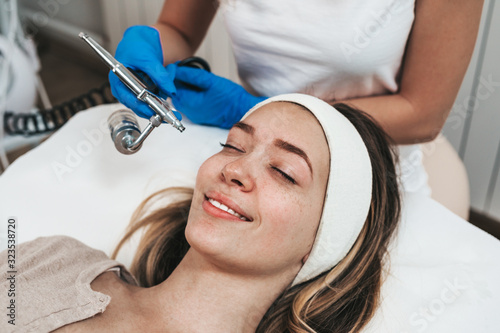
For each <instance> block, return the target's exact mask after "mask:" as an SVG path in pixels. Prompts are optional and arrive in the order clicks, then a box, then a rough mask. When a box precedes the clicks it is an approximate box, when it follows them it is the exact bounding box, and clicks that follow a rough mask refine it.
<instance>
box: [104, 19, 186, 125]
mask: <svg viewBox="0 0 500 333" xmlns="http://www.w3.org/2000/svg"><path fill="white" fill-rule="evenodd" d="M115 58H116V60H118V61H119V62H121V63H122V64H123V65H124V66H125V67H128V68H130V69H132V70H134V71H141V72H143V73H145V74H147V75H148V76H149V77H150V78H151V80H152V81H153V83H154V84H155V85H156V86H157V87H158V88H159V92H158V93H157V95H158V96H159V97H162V98H167V97H169V96H172V95H174V94H175V86H174V82H173V80H174V77H175V69H176V68H177V66H175V65H174V64H170V65H168V66H167V67H163V50H162V47H161V41H160V33H159V32H158V30H156V29H155V28H153V27H149V26H141V25H138V26H133V27H130V28H128V29H127V30H126V31H125V33H124V34H123V39H122V40H121V41H120V43H119V44H118V47H117V49H116V54H115ZM139 78H140V79H141V80H142V81H144V80H143V78H142V77H139ZM109 82H110V84H111V92H112V94H113V96H115V97H116V98H117V99H118V100H119V101H120V102H121V103H123V104H125V105H126V106H127V107H129V108H130V109H132V110H133V111H134V112H135V113H136V114H137V115H138V116H140V117H143V118H150V117H151V116H152V115H153V114H154V111H153V110H151V108H149V107H148V106H147V104H146V103H144V102H141V101H140V100H138V99H137V98H136V96H135V95H134V94H133V93H132V92H131V91H130V90H129V89H128V88H127V87H126V86H125V85H124V84H123V83H122V82H121V81H120V79H119V78H118V77H117V76H116V75H115V74H114V73H113V72H111V71H110V72H109ZM176 115H177V114H176ZM178 116H179V119H180V115H178Z"/></svg>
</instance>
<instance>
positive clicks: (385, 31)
mask: <svg viewBox="0 0 500 333" xmlns="http://www.w3.org/2000/svg"><path fill="white" fill-rule="evenodd" d="M414 6H415V2H414V0H379V1H373V0H309V1H307V2H306V1H299V0H222V1H221V9H222V11H223V13H224V17H225V21H226V25H227V28H228V32H229V35H230V38H231V41H232V46H233V51H234V54H235V57H236V62H237V64H238V72H239V75H240V78H241V81H242V83H243V85H244V86H245V88H246V89H247V90H248V91H250V92H252V93H254V94H256V95H261V96H273V95H277V94H282V93H291V92H301V93H306V94H310V95H314V96H316V97H319V98H321V99H323V100H325V101H327V102H333V101H335V100H342V99H347V98H355V97H364V96H373V95H384V94H390V93H395V92H397V90H398V87H399V75H400V68H401V63H402V59H403V55H404V51H405V47H406V43H407V40H408V36H409V34H410V30H411V27H412V25H413V21H414V17H415V15H414ZM399 150H400V162H401V163H400V167H399V169H400V176H401V179H402V184H403V187H404V190H406V191H409V192H420V193H426V194H429V193H430V191H429V189H428V186H427V174H426V173H425V170H424V168H423V166H422V161H421V160H422V154H421V150H420V147H419V146H418V145H410V146H400V147H399Z"/></svg>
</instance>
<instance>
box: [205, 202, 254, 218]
mask: <svg viewBox="0 0 500 333" xmlns="http://www.w3.org/2000/svg"><path fill="white" fill-rule="evenodd" d="M208 202H210V203H211V204H212V205H214V206H215V207H217V208H219V209H220V210H223V211H225V212H228V213H229V214H231V215H234V216H236V217H237V218H239V219H240V220H243V221H248V219H247V218H246V217H244V216H241V215H240V214H238V213H236V212H235V211H234V210H232V209H231V208H229V207H227V206H226V205H224V204H221V203H220V202H218V201H217V200H214V199H211V198H208Z"/></svg>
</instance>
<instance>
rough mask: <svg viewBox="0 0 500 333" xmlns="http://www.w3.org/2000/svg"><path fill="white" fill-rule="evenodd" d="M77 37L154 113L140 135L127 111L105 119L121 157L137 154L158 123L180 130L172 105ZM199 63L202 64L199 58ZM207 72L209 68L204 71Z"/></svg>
mask: <svg viewBox="0 0 500 333" xmlns="http://www.w3.org/2000/svg"><path fill="white" fill-rule="evenodd" d="M79 37H80V38H82V39H83V40H84V41H86V42H87V43H88V44H89V45H90V47H92V49H93V50H94V51H95V52H96V53H97V55H99V57H100V58H101V59H102V60H103V61H104V63H105V64H106V65H107V66H108V67H109V68H110V69H111V70H112V71H113V73H115V74H116V76H117V77H118V78H119V79H120V80H121V81H122V82H123V83H124V84H125V86H127V87H128V88H129V89H130V90H131V91H132V92H133V93H134V94H135V95H136V96H137V99H139V100H141V101H143V102H145V103H146V104H147V105H148V106H149V107H150V108H151V109H152V110H153V111H154V112H155V115H153V116H152V117H151V118H150V119H149V124H148V125H147V126H146V128H145V129H144V131H143V132H142V133H141V130H140V128H139V125H138V122H137V118H136V116H135V114H134V113H133V112H132V111H130V110H128V109H125V110H119V111H116V112H114V113H113V114H112V115H111V116H110V117H109V119H108V125H109V128H110V131H111V138H112V139H113V141H114V143H115V147H116V149H117V150H118V151H119V152H121V153H123V154H133V153H135V152H137V151H138V150H139V149H140V148H141V146H142V143H143V142H144V140H145V139H146V138H147V137H148V135H149V134H150V133H151V131H152V130H153V129H154V128H155V127H158V126H160V125H161V123H162V122H167V123H169V124H170V125H172V126H173V127H175V128H176V129H178V130H179V131H180V132H183V131H184V129H185V128H184V126H183V125H182V123H181V122H180V121H179V119H177V117H176V116H175V114H174V112H173V111H176V110H175V108H174V107H173V105H172V104H170V103H169V102H167V101H166V100H163V99H162V98H160V97H158V96H157V95H155V94H154V93H152V92H151V91H149V90H148V87H147V86H146V85H145V84H144V83H143V82H142V81H141V80H140V79H139V78H138V77H137V76H135V75H134V74H133V73H132V72H131V71H130V70H129V69H128V68H127V67H125V66H124V65H123V64H121V63H120V62H118V61H117V60H116V59H115V58H114V57H113V56H112V55H111V54H109V52H108V51H106V50H105V49H104V48H103V47H102V46H101V45H99V44H98V43H97V42H96V41H95V40H94V39H93V38H92V37H90V36H89V35H87V34H86V33H83V32H80V34H79ZM201 60H202V62H204V60H203V59H201ZM205 64H206V62H205ZM203 65H204V64H203ZM207 65H208V64H207ZM202 67H204V66H202ZM208 70H210V69H209V68H208Z"/></svg>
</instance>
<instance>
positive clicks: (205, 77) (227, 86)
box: [172, 66, 266, 128]
mask: <svg viewBox="0 0 500 333" xmlns="http://www.w3.org/2000/svg"><path fill="white" fill-rule="evenodd" d="M174 83H175V86H176V89H177V94H176V95H174V96H172V102H173V103H174V106H175V107H176V109H177V110H178V111H180V112H182V113H184V114H185V115H186V116H187V117H188V118H189V119H190V120H191V121H192V122H194V123H196V124H203V125H211V126H218V127H222V128H231V127H232V126H233V125H234V123H236V122H238V121H239V120H240V119H241V117H242V116H243V115H244V114H245V113H246V112H247V111H248V110H250V109H251V108H252V107H253V106H254V105H256V104H257V103H259V102H261V101H263V100H265V99H266V97H255V96H253V95H251V94H250V93H248V92H247V91H246V90H245V89H244V88H243V87H242V86H240V85H239V84H237V83H234V82H233V81H231V80H228V79H225V78H223V77H220V76H217V75H215V74H212V73H210V72H207V71H205V70H203V69H198V68H192V67H184V66H181V67H177V69H176V74H175V81H174Z"/></svg>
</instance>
